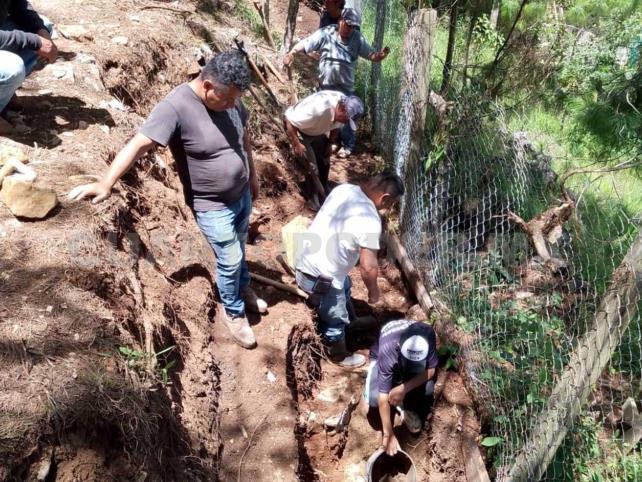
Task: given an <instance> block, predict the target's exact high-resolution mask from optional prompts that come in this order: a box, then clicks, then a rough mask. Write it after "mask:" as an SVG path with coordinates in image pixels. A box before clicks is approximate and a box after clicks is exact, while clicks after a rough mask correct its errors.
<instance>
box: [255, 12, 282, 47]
mask: <svg viewBox="0 0 642 482" xmlns="http://www.w3.org/2000/svg"><path fill="white" fill-rule="evenodd" d="M253 5H254V8H256V11H257V12H259V17H261V23H262V24H263V29H264V30H265V40H267V43H268V44H270V47H272V48H273V49H274V50H276V46H275V45H274V40H272V34H271V33H270V26H269V25H268V24H267V20H266V19H265V15H264V14H263V9H262V8H261V6H260V5H259V4H258V2H254V3H253Z"/></svg>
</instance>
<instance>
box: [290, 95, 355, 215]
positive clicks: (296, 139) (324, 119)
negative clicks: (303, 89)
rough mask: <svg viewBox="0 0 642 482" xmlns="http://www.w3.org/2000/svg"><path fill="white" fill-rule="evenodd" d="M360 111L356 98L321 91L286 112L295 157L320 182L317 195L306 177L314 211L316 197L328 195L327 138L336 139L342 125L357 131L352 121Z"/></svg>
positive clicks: (328, 151) (328, 150)
mask: <svg viewBox="0 0 642 482" xmlns="http://www.w3.org/2000/svg"><path fill="white" fill-rule="evenodd" d="M363 110H364V109H363V102H361V99H359V97H357V96H354V95H351V96H347V95H345V94H343V93H341V92H337V91H333V90H322V91H319V92H317V93H315V94H312V95H310V96H308V97H306V98H305V99H303V100H302V101H301V102H299V103H298V104H296V105H293V106H291V107H289V108H288V110H286V111H285V117H284V123H285V129H286V132H287V135H288V138H289V140H290V144H291V146H292V149H293V150H294V153H295V154H296V155H298V156H300V157H302V158H307V159H308V161H309V163H310V167H311V169H312V170H313V173H314V175H316V176H318V179H319V181H320V182H321V188H322V189H321V191H323V192H318V191H319V189H315V184H314V182H313V177H312V176H313V175H308V176H307V177H306V191H307V194H308V195H310V196H311V199H310V202H311V204H312V207H313V209H316V210H318V209H319V206H320V202H322V201H323V199H319V196H321V197H323V196H324V195H325V193H326V192H327V191H328V176H329V174H330V146H331V140H330V138H331V137H332V138H334V137H336V136H337V135H338V130H339V129H341V128H342V127H343V126H344V124H348V125H351V126H352V128H353V129H354V128H356V126H355V120H356V119H358V118H359V117H360V116H361V115H363Z"/></svg>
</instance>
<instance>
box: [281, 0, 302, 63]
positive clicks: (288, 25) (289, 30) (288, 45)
mask: <svg viewBox="0 0 642 482" xmlns="http://www.w3.org/2000/svg"><path fill="white" fill-rule="evenodd" d="M298 15H299V0H290V3H289V4H288V18H287V20H286V22H285V33H284V34H283V54H287V53H288V52H289V51H290V50H291V49H292V43H293V42H294V31H295V30H296V18H297V16H298Z"/></svg>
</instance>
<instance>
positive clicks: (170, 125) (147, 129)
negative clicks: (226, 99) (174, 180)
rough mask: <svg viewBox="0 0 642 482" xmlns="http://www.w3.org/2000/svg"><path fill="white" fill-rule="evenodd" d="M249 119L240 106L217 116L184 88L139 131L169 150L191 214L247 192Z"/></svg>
mask: <svg viewBox="0 0 642 482" xmlns="http://www.w3.org/2000/svg"><path fill="white" fill-rule="evenodd" d="M247 119H248V113H247V110H245V107H243V105H242V104H241V103H240V102H239V103H238V104H237V105H236V106H235V107H233V108H232V109H228V110H226V111H222V112H215V111H212V110H210V109H208V108H207V107H206V106H205V104H204V103H203V101H202V100H201V99H200V97H198V96H197V95H196V93H195V92H194V91H193V90H192V88H191V87H190V86H189V85H188V84H182V85H179V86H178V87H176V88H175V89H174V90H173V91H172V92H170V93H169V94H168V95H167V97H165V99H163V100H162V101H161V102H160V103H159V104H158V105H157V106H156V107H155V108H154V110H153V111H152V113H151V114H150V115H149V117H148V118H147V120H146V121H145V123H144V124H143V126H142V127H141V128H140V133H141V134H143V135H144V136H146V137H149V138H150V139H152V140H153V141H154V142H157V143H158V144H160V145H162V146H169V148H170V150H171V151H172V155H173V156H174V159H175V160H176V165H177V167H178V175H179V177H180V179H181V182H182V184H183V192H184V194H185V202H186V203H187V205H188V206H189V207H191V208H192V209H194V210H195V211H218V210H221V209H223V208H224V207H225V206H226V205H228V204H231V203H233V202H235V201H237V200H238V199H239V198H240V197H241V195H242V194H243V193H244V192H245V190H246V189H247V188H248V179H249V173H250V170H249V165H248V161H247V153H246V152H245V149H244V148H243V133H244V129H245V124H246V123H247Z"/></svg>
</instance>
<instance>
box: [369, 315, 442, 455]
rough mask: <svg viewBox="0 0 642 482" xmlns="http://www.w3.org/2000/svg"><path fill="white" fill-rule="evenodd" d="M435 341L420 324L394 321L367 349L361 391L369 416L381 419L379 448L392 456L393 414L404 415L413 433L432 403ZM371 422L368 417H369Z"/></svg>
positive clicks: (395, 446)
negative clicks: (367, 363) (364, 377)
mask: <svg viewBox="0 0 642 482" xmlns="http://www.w3.org/2000/svg"><path fill="white" fill-rule="evenodd" d="M437 364H438V360H437V339H436V336H435V332H434V330H433V329H432V327H431V326H430V325H428V324H427V323H425V322H423V321H412V320H395V321H390V322H388V323H387V324H386V325H384V327H383V328H382V329H381V334H380V335H379V340H378V341H377V342H376V343H375V344H374V345H373V346H372V348H370V367H369V368H368V376H367V378H366V386H365V388H364V393H363V396H364V399H365V401H366V402H367V406H368V408H369V416H374V417H375V418H377V416H378V417H380V419H381V426H382V430H383V439H382V448H383V449H384V450H385V451H386V452H387V453H388V454H389V455H394V454H395V453H397V450H399V442H398V441H397V438H396V437H395V434H394V432H393V429H392V427H393V423H392V422H393V419H394V416H393V411H394V410H399V411H400V412H401V413H403V417H404V422H406V425H407V426H408V428H409V429H410V430H411V431H412V432H417V431H420V430H421V427H422V426H423V422H424V420H425V419H426V417H427V415H428V413H429V412H430V408H431V407H432V403H433V391H434V387H435V384H434V381H433V380H432V379H433V377H434V376H435V369H436V368H437ZM369 418H370V417H369Z"/></svg>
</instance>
